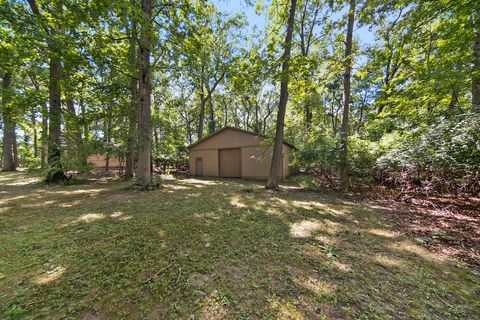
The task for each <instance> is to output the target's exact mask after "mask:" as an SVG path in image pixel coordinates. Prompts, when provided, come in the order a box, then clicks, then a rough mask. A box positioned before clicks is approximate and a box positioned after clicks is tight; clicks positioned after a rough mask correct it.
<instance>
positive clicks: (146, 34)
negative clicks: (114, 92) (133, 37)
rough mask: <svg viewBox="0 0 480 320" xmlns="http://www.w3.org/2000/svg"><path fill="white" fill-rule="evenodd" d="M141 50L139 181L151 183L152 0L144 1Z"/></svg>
mask: <svg viewBox="0 0 480 320" xmlns="http://www.w3.org/2000/svg"><path fill="white" fill-rule="evenodd" d="M142 16H143V17H142V22H141V24H140V25H141V30H140V48H139V58H140V59H139V62H140V64H139V71H140V72H139V79H140V80H139V100H140V105H139V107H140V112H139V137H138V169H137V181H138V182H139V183H141V184H145V183H148V182H150V180H151V178H152V172H151V163H150V161H151V151H152V150H151V144H152V143H151V106H150V104H151V101H150V99H151V83H150V53H151V45H152V34H151V33H152V0H142Z"/></svg>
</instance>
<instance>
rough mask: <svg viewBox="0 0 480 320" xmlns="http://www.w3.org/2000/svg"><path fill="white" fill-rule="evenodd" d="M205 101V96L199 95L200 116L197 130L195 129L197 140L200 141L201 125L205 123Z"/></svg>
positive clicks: (201, 134) (201, 136) (201, 135)
mask: <svg viewBox="0 0 480 320" xmlns="http://www.w3.org/2000/svg"><path fill="white" fill-rule="evenodd" d="M206 103H207V101H206V99H205V94H204V93H203V92H202V93H200V114H199V116H198V129H197V139H198V140H201V139H202V138H203V124H204V122H205V105H206Z"/></svg>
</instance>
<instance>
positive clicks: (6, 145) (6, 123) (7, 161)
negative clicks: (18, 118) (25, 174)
mask: <svg viewBox="0 0 480 320" xmlns="http://www.w3.org/2000/svg"><path fill="white" fill-rule="evenodd" d="M11 83H12V74H11V73H10V72H5V74H4V76H3V81H2V89H3V94H2V109H3V114H2V118H3V161H2V164H3V165H2V171H15V170H16V167H15V160H14V155H13V148H14V146H13V144H14V141H15V123H14V122H13V121H12V117H11V114H10V112H9V111H10V110H11V108H10V107H9V106H8V105H9V104H10V92H9V90H10V85H11Z"/></svg>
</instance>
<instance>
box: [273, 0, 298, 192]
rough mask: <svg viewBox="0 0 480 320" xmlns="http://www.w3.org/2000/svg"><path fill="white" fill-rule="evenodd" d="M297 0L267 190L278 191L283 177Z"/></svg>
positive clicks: (289, 26)
mask: <svg viewBox="0 0 480 320" xmlns="http://www.w3.org/2000/svg"><path fill="white" fill-rule="evenodd" d="M296 7H297V0H291V2H290V11H289V14H288V21H287V32H286V35H285V49H284V53H283V59H282V60H283V62H282V72H281V80H280V102H279V105H278V114H277V124H276V131H275V144H274V146H273V154H272V164H271V166H270V175H269V177H268V182H267V186H266V188H267V189H278V182H279V180H280V178H281V177H282V172H281V171H282V170H281V169H282V160H283V159H282V149H283V130H284V125H285V112H286V109H287V102H288V76H289V60H290V51H291V49H292V34H293V29H294V24H295V10H296Z"/></svg>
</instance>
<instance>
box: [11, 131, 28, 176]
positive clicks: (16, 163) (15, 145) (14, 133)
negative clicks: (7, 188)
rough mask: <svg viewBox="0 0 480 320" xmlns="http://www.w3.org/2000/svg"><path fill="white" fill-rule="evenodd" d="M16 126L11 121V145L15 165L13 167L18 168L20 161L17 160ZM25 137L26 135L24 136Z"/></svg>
mask: <svg viewBox="0 0 480 320" xmlns="http://www.w3.org/2000/svg"><path fill="white" fill-rule="evenodd" d="M16 127H17V124H16V123H15V122H14V123H13V135H12V138H13V139H12V146H13V163H14V165H15V168H18V167H19V166H20V163H19V161H18V148H17V134H16ZM25 137H26V136H25Z"/></svg>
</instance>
